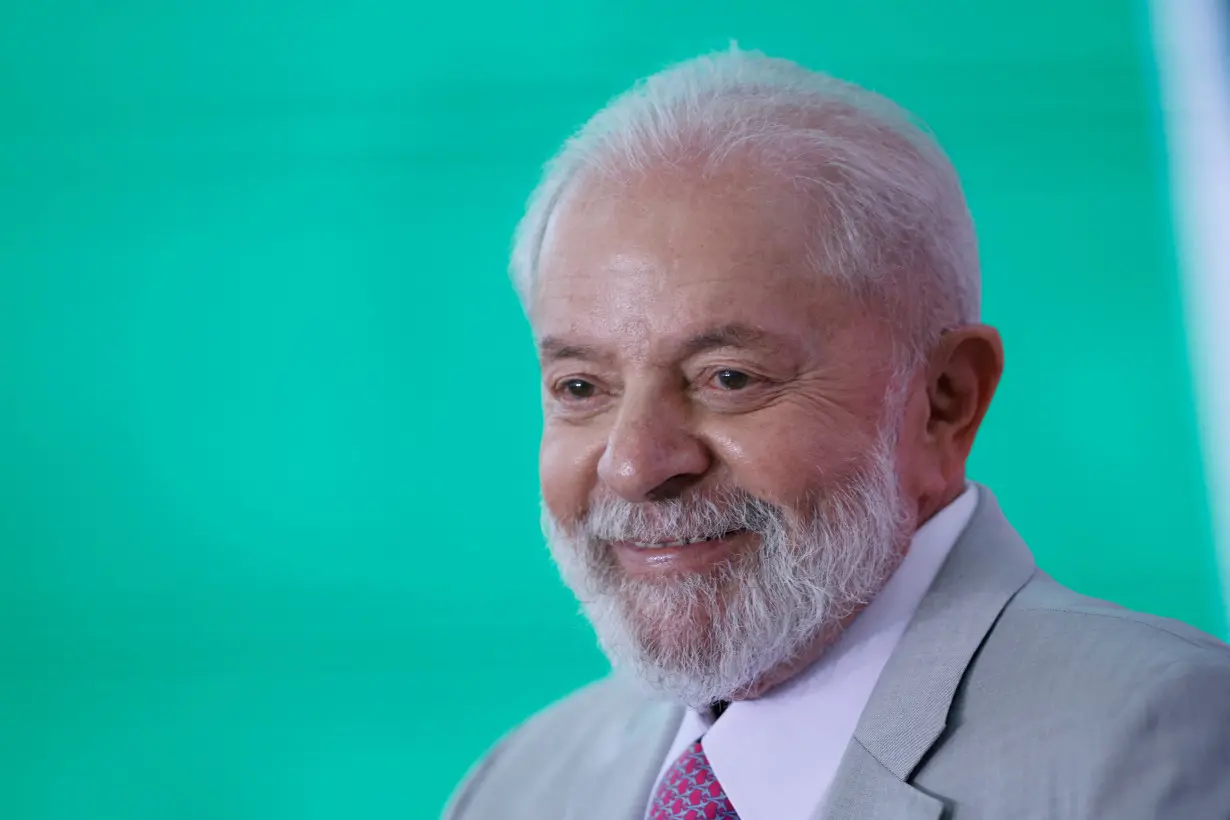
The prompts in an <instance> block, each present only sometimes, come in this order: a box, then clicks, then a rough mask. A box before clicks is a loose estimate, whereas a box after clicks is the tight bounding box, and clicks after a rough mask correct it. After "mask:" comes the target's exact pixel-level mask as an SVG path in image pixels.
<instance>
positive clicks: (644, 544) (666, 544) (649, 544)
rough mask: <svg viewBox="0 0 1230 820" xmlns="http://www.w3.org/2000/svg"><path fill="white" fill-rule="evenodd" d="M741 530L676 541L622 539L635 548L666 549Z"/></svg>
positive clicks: (720, 536) (716, 537)
mask: <svg viewBox="0 0 1230 820" xmlns="http://www.w3.org/2000/svg"><path fill="white" fill-rule="evenodd" d="M741 532H743V530H741V529H737V530H728V531H727V532H723V533H720V534H718V535H708V536H700V537H699V538H680V539H678V540H677V541H624V542H623V543H624V544H627V545H628V546H629V547H632V548H633V549H637V550H666V549H677V548H679V547H687V546H691V545H693V544H705V543H708V542H710V541H721V540H723V539H726V538H731V537H733V536H735V535H738V534H739V533H741Z"/></svg>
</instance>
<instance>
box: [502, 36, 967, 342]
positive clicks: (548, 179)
mask: <svg viewBox="0 0 1230 820" xmlns="http://www.w3.org/2000/svg"><path fill="white" fill-rule="evenodd" d="M737 155H741V156H748V155H750V156H751V157H752V158H753V159H754V160H755V161H756V162H757V165H758V167H760V168H763V169H764V170H766V171H768V172H769V173H771V174H774V175H776V176H777V177H778V178H779V180H780V181H781V182H782V183H784V185H785V187H786V188H787V189H788V190H790V191H792V192H794V193H795V194H797V195H800V196H801V200H800V201H801V202H802V203H810V204H814V205H815V206H818V207H819V209H820V210H819V211H817V215H818V218H817V219H816V220H815V221H816V223H817V224H816V229H815V230H814V231H812V232H811V237H810V238H809V240H808V246H807V247H806V249H805V253H806V260H807V264H808V265H809V266H810V267H811V268H812V269H813V270H814V271H816V272H817V273H818V274H820V275H824V276H830V277H833V278H835V279H837V280H838V281H841V282H842V283H844V284H846V285H848V286H850V287H851V288H853V289H854V291H855V292H856V293H859V294H862V295H866V296H871V297H876V298H878V299H879V300H880V303H881V304H883V305H884V306H886V307H887V309H888V310H889V311H890V312H889V314H888V315H889V317H890V319H891V320H892V321H893V323H894V325H895V326H897V327H898V328H900V330H901V331H902V335H903V336H904V338H903V339H902V340H901V341H902V342H904V343H905V345H906V346H907V349H908V352H909V353H910V354H911V355H910V358H911V359H914V358H915V357H916V356H919V355H921V354H922V353H923V352H924V351H925V349H926V348H927V347H929V346H930V344H931V343H933V342H934V340H935V339H936V338H937V337H938V335H939V333H940V332H941V331H943V330H944V329H945V328H946V327H950V326H953V325H959V324H965V323H969V322H976V321H978V314H979V291H980V273H979V265H978V250H977V242H976V239H975V236H974V227H973V222H972V220H971V218H970V214H969V210H968V208H967V207H966V203H965V197H964V194H963V193H962V191H961V185H960V182H959V181H958V179H957V175H956V171H955V170H954V169H953V167H952V164H951V163H950V162H949V160H948V158H947V157H946V156H945V154H944V152H943V150H942V149H941V148H940V147H939V145H938V144H937V143H936V142H935V140H934V139H933V138H932V137H931V136H930V134H929V132H927V131H926V130H924V128H923V127H922V126H921V125H919V124H917V123H916V122H915V121H914V120H913V119H912V118H911V117H910V115H909V114H908V113H907V112H905V111H904V110H903V109H901V108H900V107H899V106H897V105H896V104H894V103H892V102H891V101H889V100H887V99H886V98H884V97H881V96H879V95H878V94H875V93H873V92H870V91H867V90H865V89H862V88H859V87H858V86H855V85H852V84H850V83H846V82H842V81H840V80H837V79H834V78H832V77H830V76H827V75H825V74H821V73H818V72H814V71H810V70H808V69H806V68H803V67H802V66H799V65H797V64H795V63H792V62H790V61H787V60H781V59H774V58H769V57H766V56H764V55H763V54H759V53H756V52H747V51H740V50H739V49H738V48H737V47H732V48H731V50H729V51H726V52H721V53H717V54H713V55H709V56H703V57H698V58H695V59H692V60H688V61H686V62H683V63H679V64H677V65H675V66H672V67H670V68H667V69H665V70H663V71H661V72H659V73H657V74H654V75H652V76H650V77H649V78H647V79H645V80H643V81H641V82H640V83H638V84H637V85H636V86H634V87H633V88H632V89H630V90H629V91H627V92H625V93H623V94H621V95H620V96H618V97H616V98H615V99H614V100H613V101H611V102H610V103H609V104H608V105H607V106H606V107H605V108H603V109H602V110H601V111H599V112H598V113H597V114H595V115H594V116H593V117H592V118H591V119H590V120H589V121H588V122H587V123H585V125H584V126H582V127H581V129H580V130H579V131H578V132H577V133H576V134H575V135H574V136H573V137H572V138H571V139H569V140H568V141H567V142H566V143H565V144H564V146H563V147H562V148H561V150H560V151H559V153H558V154H557V155H556V156H555V157H554V158H553V159H551V160H550V162H548V163H547V165H546V167H545V171H544V173H543V176H542V179H541V181H540V182H539V184H538V186H537V188H536V189H535V191H534V193H533V194H532V196H531V197H530V200H529V204H528V207H527V209H526V213H525V216H524V217H523V219H522V220H521V222H520V224H519V225H518V227H517V231H516V237H515V241H514V246H513V252H512V260H511V274H512V278H513V284H514V286H515V287H516V289H517V293H518V296H519V297H520V299H521V302H522V305H523V307H524V308H525V309H526V311H527V313H528V312H529V310H530V304H531V301H532V297H533V293H534V289H535V284H536V277H537V268H538V261H539V260H538V257H539V254H540V252H541V249H542V244H543V238H544V235H545V234H546V232H547V229H548V226H549V224H550V223H551V219H552V216H553V214H554V211H555V210H556V208H557V206H558V205H559V204H560V201H561V199H562V198H563V197H564V195H565V194H566V193H567V192H568V191H570V190H571V189H572V188H573V187H575V186H576V185H577V183H578V180H579V179H581V178H582V177H583V176H586V177H587V176H590V175H594V176H599V177H603V178H621V177H627V176H628V175H629V174H642V173H649V172H652V171H653V170H654V169H655V168H663V167H681V166H682V167H687V168H693V167H699V169H700V171H701V172H702V173H710V172H712V171H713V170H715V169H717V168H718V167H719V166H721V165H722V164H723V163H726V162H728V161H729V160H731V159H732V158H733V157H734V156H737Z"/></svg>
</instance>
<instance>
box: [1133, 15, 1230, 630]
mask: <svg viewBox="0 0 1230 820" xmlns="http://www.w3.org/2000/svg"><path fill="white" fill-rule="evenodd" d="M1151 6H1152V18H1153V26H1152V30H1153V38H1154V44H1155V47H1156V53H1157V56H1158V70H1159V73H1160V80H1161V99H1162V109H1163V112H1164V117H1165V118H1164V121H1165V129H1166V141H1167V145H1168V150H1167V156H1168V158H1169V162H1170V181H1171V191H1172V207H1173V213H1174V214H1175V217H1176V218H1175V220H1174V221H1175V239H1176V241H1177V243H1178V253H1179V262H1180V267H1181V271H1182V276H1183V291H1184V301H1185V309H1186V314H1187V322H1186V325H1187V334H1188V335H1187V338H1188V349H1189V350H1190V351H1191V359H1192V374H1193V377H1194V379H1195V385H1194V389H1195V391H1196V402H1197V414H1198V415H1197V418H1198V420H1199V424H1200V435H1201V444H1202V448H1203V455H1204V464H1205V473H1206V476H1207V483H1208V487H1209V506H1210V514H1211V515H1212V517H1213V521H1212V524H1213V528H1214V538H1215V539H1216V543H1217V545H1218V547H1219V554H1220V558H1221V562H1220V566H1221V568H1222V582H1223V583H1222V587H1223V590H1224V594H1223V596H1222V601H1223V605H1227V606H1230V604H1226V602H1230V2H1228V1H1227V0H1153V2H1152V4H1151Z"/></svg>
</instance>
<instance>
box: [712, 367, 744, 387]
mask: <svg viewBox="0 0 1230 820" xmlns="http://www.w3.org/2000/svg"><path fill="white" fill-rule="evenodd" d="M712 381H713V382H714V383H715V384H716V385H717V386H718V387H720V388H721V389H723V390H742V389H744V388H745V387H747V386H748V385H749V384H751V383H752V377H751V376H749V375H748V374H746V373H744V372H743V371H742V370H731V369H729V368H727V369H723V370H719V371H717V372H716V373H714V374H713V379H712Z"/></svg>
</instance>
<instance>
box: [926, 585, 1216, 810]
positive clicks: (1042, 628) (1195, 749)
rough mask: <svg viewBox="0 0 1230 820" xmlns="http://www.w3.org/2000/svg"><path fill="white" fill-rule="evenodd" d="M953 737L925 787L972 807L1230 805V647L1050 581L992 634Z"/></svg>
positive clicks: (1028, 590) (954, 718)
mask: <svg viewBox="0 0 1230 820" xmlns="http://www.w3.org/2000/svg"><path fill="white" fill-rule="evenodd" d="M950 726H951V727H952V728H953V732H952V734H951V735H950V737H949V740H948V741H947V742H946V743H945V744H943V746H942V747H940V748H939V749H937V750H936V754H935V756H934V758H933V760H932V762H931V764H930V765H929V767H928V768H929V769H930V771H925V772H923V773H922V780H930V781H932V782H941V781H942V782H943V783H944V785H945V787H947V788H948V789H949V791H950V792H952V793H954V794H967V795H968V796H969V797H970V798H971V800H972V802H974V803H982V804H984V805H986V804H988V801H989V803H994V802H995V799H997V798H996V797H995V796H996V795H998V796H1005V795H1013V794H1015V795H1018V797H1019V796H1020V795H1021V794H1023V793H1033V794H1045V795H1048V796H1049V797H1048V799H1050V800H1051V801H1052V802H1054V801H1059V802H1058V803H1056V804H1055V805H1056V808H1058V809H1062V811H1061V812H1060V813H1061V814H1063V815H1064V816H1071V817H1102V816H1106V817H1110V816H1114V817H1123V818H1135V817H1142V818H1143V817H1150V818H1153V817H1162V816H1206V815H1203V814H1200V813H1199V810H1200V809H1201V808H1202V807H1203V805H1204V804H1203V803H1201V802H1200V801H1209V802H1210V803H1215V802H1216V801H1225V805H1230V778H1226V777H1225V771H1224V769H1225V767H1226V765H1227V761H1230V647H1228V646H1226V644H1224V643H1222V642H1221V641H1218V640H1216V639H1215V638H1213V637H1211V636H1209V635H1206V634H1204V633H1202V632H1200V631H1199V630H1196V629H1193V628H1191V627H1189V626H1187V625H1185V624H1182V623H1179V622H1177V621H1172V620H1168V619H1165V618H1158V617H1154V616H1151V615H1146V614H1143V613H1139V612H1133V611H1131V610H1128V609H1124V608H1122V607H1119V606H1116V605H1114V604H1110V603H1107V602H1105V601H1099V600H1097V599H1093V598H1089V597H1086V596H1082V595H1079V594H1077V593H1075V592H1073V591H1071V590H1069V589H1067V588H1065V587H1063V586H1062V585H1060V584H1058V583H1056V582H1055V581H1054V580H1053V579H1051V578H1049V577H1048V576H1046V575H1045V574H1042V573H1038V574H1037V575H1036V576H1035V577H1034V579H1033V580H1031V581H1030V582H1029V583H1028V584H1026V586H1025V587H1024V588H1022V590H1021V591H1020V592H1019V593H1018V594H1017V595H1016V596H1015V597H1014V598H1013V600H1012V601H1011V602H1010V603H1009V604H1008V606H1007V607H1005V609H1004V611H1003V612H1002V614H1001V616H1000V618H999V620H998V621H997V623H996V624H995V626H994V627H993V628H992V630H991V631H990V633H988V635H987V638H986V640H985V642H984V644H983V646H982V647H981V648H980V650H979V651H978V654H977V655H976V656H975V658H974V660H973V662H972V663H971V664H970V666H969V668H968V669H967V671H966V675H965V678H964V680H963V682H962V685H961V687H960V689H959V690H958V693H957V696H956V699H955V701H954V703H953V707H952V710H951V713H950ZM971 759H977V760H979V761H981V762H982V765H980V766H978V767H977V769H978V770H979V772H980V775H979V778H978V782H976V783H975V782H973V781H972V780H971V779H970V778H968V777H967V776H966V775H965V774H963V771H965V772H967V771H969V767H968V764H969V761H970V760H971ZM975 798H976V799H975ZM1213 816H1216V815H1213Z"/></svg>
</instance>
